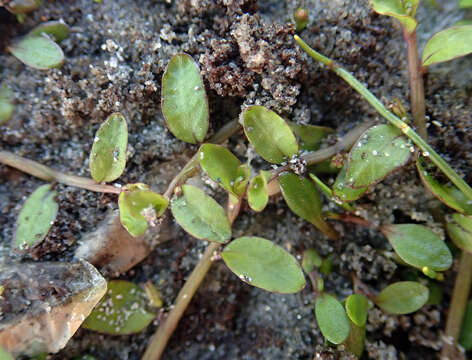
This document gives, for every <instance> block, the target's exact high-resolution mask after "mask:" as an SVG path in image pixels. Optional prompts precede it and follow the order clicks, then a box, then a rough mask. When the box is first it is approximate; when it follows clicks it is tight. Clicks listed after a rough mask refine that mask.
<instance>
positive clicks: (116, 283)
mask: <svg viewBox="0 0 472 360" xmlns="http://www.w3.org/2000/svg"><path fill="white" fill-rule="evenodd" d="M146 302H147V299H146V296H145V294H144V292H143V291H142V290H141V289H140V288H139V287H138V286H137V285H135V284H133V283H131V282H129V281H123V280H112V281H109V282H108V290H107V293H106V294H105V296H104V297H103V298H102V300H100V303H99V304H98V305H97V306H96V307H95V308H94V309H93V310H92V312H91V313H90V315H89V316H88V317H87V319H85V321H84V323H83V325H82V327H83V328H85V329H88V330H93V331H97V332H100V333H104V334H111V335H128V334H135V333H138V332H140V331H142V330H144V329H145V328H146V327H147V326H148V325H149V323H150V322H151V321H152V320H153V319H154V318H155V317H156V315H155V314H153V313H151V312H149V311H147V309H146Z"/></svg>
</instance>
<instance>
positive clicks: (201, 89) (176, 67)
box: [162, 54, 210, 144]
mask: <svg viewBox="0 0 472 360" xmlns="http://www.w3.org/2000/svg"><path fill="white" fill-rule="evenodd" d="M162 113H163V114H164V117H165V119H166V121H167V126H168V127H169V130H170V131H171V132H172V134H174V136H175V137H176V138H178V139H180V140H182V141H185V142H188V143H191V144H196V143H199V142H202V141H203V139H205V136H206V134H207V131H208V118H209V117H210V113H209V110H208V99H207V96H206V92H205V86H204V85H203V80H202V77H201V75H200V71H199V69H198V66H197V64H196V63H195V61H194V60H193V59H192V57H191V56H190V55H187V54H176V55H174V57H173V58H172V59H171V60H170V62H169V64H168V65H167V69H166V71H165V73H164V75H163V76H162Z"/></svg>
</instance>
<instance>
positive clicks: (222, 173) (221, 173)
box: [198, 144, 241, 195]
mask: <svg viewBox="0 0 472 360" xmlns="http://www.w3.org/2000/svg"><path fill="white" fill-rule="evenodd" d="M198 159H199V161H200V166H201V167H202V169H203V171H205V172H206V173H207V174H208V176H209V177H210V178H211V179H212V180H213V181H215V182H217V183H218V184H219V185H220V186H221V187H222V188H223V189H225V190H226V191H228V192H230V193H233V194H235V191H234V182H235V179H236V177H237V174H238V168H239V166H240V165H241V162H240V161H239V160H238V158H237V157H236V156H234V155H233V154H232V153H231V151H229V150H228V149H227V148H226V147H224V146H221V145H215V144H203V145H202V146H201V147H200V151H199V154H198ZM235 195H236V194H235Z"/></svg>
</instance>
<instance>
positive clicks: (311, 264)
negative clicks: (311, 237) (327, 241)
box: [302, 249, 323, 274]
mask: <svg viewBox="0 0 472 360" xmlns="http://www.w3.org/2000/svg"><path fill="white" fill-rule="evenodd" d="M322 263H323V258H322V257H321V256H320V255H319V254H318V252H317V251H316V250H315V249H308V250H305V251H304V252H303V258H302V268H303V271H305V273H306V274H309V273H311V272H312V271H313V270H315V268H319V267H320V266H321V264H322Z"/></svg>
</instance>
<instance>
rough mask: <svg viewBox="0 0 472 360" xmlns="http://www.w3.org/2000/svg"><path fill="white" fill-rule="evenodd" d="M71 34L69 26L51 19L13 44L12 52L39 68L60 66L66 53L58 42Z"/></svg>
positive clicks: (26, 62) (45, 68)
mask: <svg viewBox="0 0 472 360" xmlns="http://www.w3.org/2000/svg"><path fill="white" fill-rule="evenodd" d="M68 36H69V27H68V26H67V25H66V24H64V23H62V22H60V21H50V22H47V23H44V24H41V25H39V26H37V27H36V28H34V29H33V30H32V31H31V32H30V33H29V34H28V35H26V36H25V37H24V38H23V39H21V40H20V41H18V42H17V43H15V44H14V45H12V46H11V47H10V48H9V50H10V52H11V53H12V54H13V55H14V56H15V57H16V58H17V59H18V60H20V61H21V62H23V63H24V64H26V65H28V66H31V67H32V68H34V69H38V70H48V69H52V68H55V67H60V66H61V65H62V63H63V62H64V53H63V52H62V49H61V47H60V46H59V45H57V43H56V42H60V41H62V40H64V39H65V38H67V37H68Z"/></svg>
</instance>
